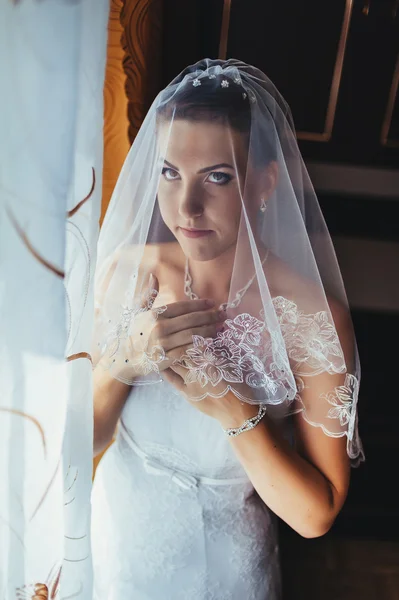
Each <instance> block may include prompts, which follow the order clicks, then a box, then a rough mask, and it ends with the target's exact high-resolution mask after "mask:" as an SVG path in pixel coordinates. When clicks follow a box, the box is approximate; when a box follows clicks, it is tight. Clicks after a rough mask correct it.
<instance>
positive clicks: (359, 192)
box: [161, 0, 399, 540]
mask: <svg viewBox="0 0 399 600" xmlns="http://www.w3.org/2000/svg"><path fill="white" fill-rule="evenodd" d="M222 13H223V1H222V0H190V2H187V0H168V2H165V4H164V9H163V39H162V53H161V57H162V58H161V87H164V86H165V85H167V84H168V82H169V81H170V80H172V79H173V78H174V77H175V76H176V74H178V73H179V72H180V71H181V70H182V69H183V68H185V67H186V66H187V64H190V63H194V62H196V61H197V60H200V59H201V58H205V57H209V58H217V57H218V55H219V43H220V31H221V23H222ZM344 42H346V43H344ZM181 48H184V52H182V51H181ZM227 58H237V59H240V60H243V61H245V62H249V63H251V64H253V65H255V66H257V67H259V68H260V69H261V70H262V71H264V72H265V73H266V74H267V75H268V76H269V77H270V78H271V79H272V81H273V82H274V83H275V84H276V86H277V88H278V89H279V90H280V91H281V92H282V94H283V95H284V97H285V99H286V100H287V101H288V103H289V105H290V106H291V109H292V112H293V116H294V121H295V124H296V129H297V134H298V138H299V144H300V148H301V151H302V154H303V156H304V158H305V161H306V163H307V165H308V168H309V171H310V174H311V177H312V178H313V181H314V184H315V187H316V191H317V192H318V197H319V201H320V204H321V207H322V210H323V213H324V215H325V218H326V221H327V224H328V226H329V228H330V231H331V234H332V237H333V241H334V244H335V246H336V251H337V255H338V259H339V261H340V264H341V269H342V272H343V276H344V280H345V284H346V287H347V291H348V296H349V301H350V303H351V309H352V315H353V320H354V324H355V328H356V335H357V340H358V345H359V353H360V359H361V364H362V384H361V393H360V399H359V419H360V434H361V437H362V440H363V444H364V447H365V453H366V459H367V460H366V463H364V464H363V465H362V466H361V467H360V468H359V469H356V470H354V471H353V473H352V482H351V487H350V493H349V497H348V500H347V502H346V505H345V507H344V509H343V511H342V513H341V514H340V516H339V517H338V519H337V521H336V523H335V525H334V528H333V533H337V534H338V535H347V536H351V537H353V536H358V537H362V536H363V537H367V538H368V539H370V538H371V539H372V538H374V539H378V540H384V539H386V540H398V539H399V498H398V493H397V491H396V488H397V481H396V479H397V475H398V473H399V469H398V459H399V452H398V451H399V436H398V434H397V428H398V422H399V393H398V389H397V377H396V374H397V372H398V371H399V366H398V365H397V357H398V355H399V351H398V348H399V170H398V169H399V99H398V80H399V2H397V1H396V0H371V2H367V1H366V0H361V1H360V0H359V1H358V0H354V1H353V2H352V1H351V0H334V1H333V2H325V1H321V0H306V2H298V1H297V0H279V1H278V2H261V1H259V0H233V1H232V3H231V14H230V24H229V33H228V44H227ZM340 61H341V64H342V69H340V68H339V67H340ZM334 70H336V74H337V73H338V78H337V77H336V79H335V82H334V72H335V71H334ZM334 85H335V86H336V88H337V91H338V96H337V103H336V107H335V111H333V119H332V122H331V127H330V128H328V127H326V117H327V114H328V107H329V102H330V101H331V92H332V91H333V90H334ZM384 123H385V132H384ZM327 125H328V124H327ZM384 133H385V135H384ZM281 527H282V530H283V531H284V529H285V527H284V526H283V524H281Z"/></svg>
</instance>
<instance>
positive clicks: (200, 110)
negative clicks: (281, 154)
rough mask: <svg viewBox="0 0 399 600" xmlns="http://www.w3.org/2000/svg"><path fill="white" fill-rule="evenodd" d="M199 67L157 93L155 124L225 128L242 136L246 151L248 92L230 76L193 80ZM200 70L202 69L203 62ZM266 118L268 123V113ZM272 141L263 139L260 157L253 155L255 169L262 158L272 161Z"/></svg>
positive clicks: (190, 69) (216, 74)
mask: <svg viewBox="0 0 399 600" xmlns="http://www.w3.org/2000/svg"><path fill="white" fill-rule="evenodd" d="M203 62H204V61H203ZM201 64H202V63H197V64H196V65H192V66H190V67H187V69H185V70H184V71H183V72H182V73H181V74H180V75H179V77H178V78H176V79H175V80H174V81H173V82H172V83H173V85H171V86H168V87H167V88H166V89H165V90H164V91H163V92H162V93H161V99H160V102H159V106H158V109H157V117H158V121H159V122H162V121H163V120H167V121H170V120H175V119H182V120H186V121H192V122H194V123H200V122H209V123H215V124H218V125H226V126H228V127H231V128H232V129H233V130H235V131H238V132H239V133H241V134H243V137H244V140H245V142H246V144H247V147H248V148H249V144H250V133H251V125H252V114H251V101H250V96H249V94H248V92H247V91H246V90H245V87H244V86H243V85H242V83H241V81H240V82H238V81H237V80H235V79H234V77H233V74H232V73H230V74H227V75H226V73H225V72H220V73H214V74H212V75H211V76H210V77H209V76H205V77H204V76H201V77H200V78H199V79H197V80H196V79H195V75H196V74H197V73H198V75H200V73H201ZM221 64H223V61H221ZM202 67H203V68H205V67H206V65H205V62H204V64H203V65H202ZM269 118H270V119H272V117H271V115H270V113H269ZM270 137H272V138H273V139H270ZM274 137H275V136H274V135H273V133H272V132H271V135H270V136H266V135H265V136H264V138H263V140H262V152H261V156H259V155H258V153H256V152H255V153H254V154H255V155H254V156H253V159H254V161H255V163H256V164H255V166H260V167H262V166H265V157H267V162H271V161H273V160H275V159H276V148H275V143H274Z"/></svg>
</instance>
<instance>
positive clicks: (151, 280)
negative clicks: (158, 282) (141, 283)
mask: <svg viewBox="0 0 399 600" xmlns="http://www.w3.org/2000/svg"><path fill="white" fill-rule="evenodd" d="M154 283H155V279H154V275H153V274H152V273H150V276H149V278H148V285H149V286H150V287H151V288H153V287H154Z"/></svg>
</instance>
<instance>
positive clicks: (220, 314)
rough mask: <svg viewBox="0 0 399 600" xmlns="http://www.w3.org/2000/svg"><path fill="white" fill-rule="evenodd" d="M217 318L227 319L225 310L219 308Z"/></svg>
mask: <svg viewBox="0 0 399 600" xmlns="http://www.w3.org/2000/svg"><path fill="white" fill-rule="evenodd" d="M218 318H219V319H221V320H222V321H224V320H225V319H227V314H226V311H224V310H219V312H218Z"/></svg>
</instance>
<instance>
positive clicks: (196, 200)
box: [179, 185, 204, 219]
mask: <svg viewBox="0 0 399 600" xmlns="http://www.w3.org/2000/svg"><path fill="white" fill-rule="evenodd" d="M203 212H204V202H203V197H202V193H201V190H200V189H199V187H198V186H195V185H186V186H184V187H183V186H182V189H181V190H180V195H179V214H180V215H181V216H182V217H184V218H185V219H190V218H193V217H200V216H201V215H202V214H203Z"/></svg>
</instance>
